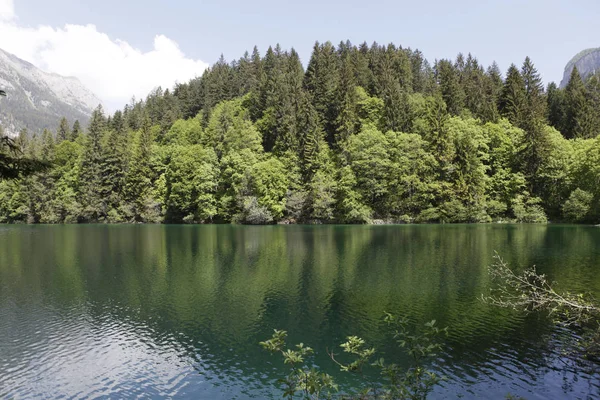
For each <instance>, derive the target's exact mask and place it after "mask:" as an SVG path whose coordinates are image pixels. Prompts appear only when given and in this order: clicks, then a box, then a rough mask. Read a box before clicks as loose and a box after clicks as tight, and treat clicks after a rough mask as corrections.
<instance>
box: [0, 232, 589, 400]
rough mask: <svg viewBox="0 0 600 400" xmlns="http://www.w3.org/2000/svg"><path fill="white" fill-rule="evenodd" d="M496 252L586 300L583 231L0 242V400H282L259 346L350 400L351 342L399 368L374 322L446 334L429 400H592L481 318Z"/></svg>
mask: <svg viewBox="0 0 600 400" xmlns="http://www.w3.org/2000/svg"><path fill="white" fill-rule="evenodd" d="M494 251H497V252H498V253H499V254H500V255H501V256H502V257H503V258H504V259H505V260H506V261H507V262H509V263H510V264H511V266H513V267H514V268H515V269H522V268H525V267H528V266H531V265H536V266H537V268H538V271H539V272H542V273H545V274H547V275H548V276H549V277H550V279H551V280H553V281H556V283H557V285H558V287H559V288H560V289H564V290H572V291H583V290H587V291H590V292H592V293H594V294H595V295H596V296H597V297H600V228H597V227H589V226H571V225H416V226H414V225H400V226H266V227H247V226H233V225H232V226H230V225H206V226H192V225H189V226H187V225H186V226H174V225H171V226H170V225H122V226H117V225H112V226H111V225H66V226H45V225H42V226H16V225H15V226H7V225H0V398H6V397H8V398H11V397H15V398H40V397H47V398H62V397H64V398H132V397H136V396H138V397H139V396H141V397H145V398H170V397H176V398H190V399H198V398H207V399H213V398H216V399H230V398H240V399H244V398H280V397H281V392H280V391H279V389H278V388H277V385H276V383H275V381H276V380H277V379H279V378H281V377H284V376H285V375H286V371H287V370H286V368H285V367H284V365H283V363H282V361H281V357H278V356H272V355H270V354H269V353H267V352H266V351H264V350H263V349H262V348H261V347H260V346H259V344H258V343H259V341H261V340H265V339H267V338H268V337H270V335H271V333H272V331H273V329H274V328H277V329H285V330H287V331H288V332H289V343H290V344H296V343H299V342H304V343H305V344H307V345H309V346H311V347H313V348H314V349H315V350H316V356H315V362H316V364H317V365H320V366H321V367H322V369H323V370H325V371H326V372H328V373H330V374H332V375H334V376H335V377H336V379H337V380H339V382H340V383H341V384H342V387H345V388H348V387H352V386H353V385H356V380H355V379H354V378H353V377H352V376H346V374H343V373H340V372H339V368H337V367H336V366H335V365H334V364H333V362H332V361H331V360H330V359H329V357H328V355H327V354H326V350H327V349H339V347H337V346H339V344H340V343H342V342H343V341H344V338H345V337H346V336H348V335H357V336H360V337H363V338H364V339H365V340H366V341H367V342H368V343H369V344H371V345H373V346H375V347H376V348H377V349H378V350H379V351H381V352H382V354H385V358H386V359H390V360H392V359H395V360H397V362H398V363H400V364H403V365H408V364H407V363H408V359H407V357H406V356H405V355H404V354H403V353H402V352H401V351H399V350H396V349H395V347H394V346H393V341H392V338H391V335H390V332H389V329H387V328H386V326H385V324H384V323H383V322H382V318H383V316H384V313H385V312H386V311H387V312H391V313H394V314H396V315H398V316H404V317H407V318H409V319H410V320H411V321H413V322H414V323H415V324H424V323H425V322H427V321H430V320H432V319H436V320H437V323H438V324H439V325H441V326H447V327H448V328H449V335H448V337H447V338H445V339H444V343H443V345H444V347H443V351H442V352H441V353H440V354H439V356H438V357H437V359H436V360H435V361H434V362H433V364H432V367H434V368H437V369H438V370H439V371H441V373H442V374H444V375H445V376H446V377H447V380H446V381H445V382H444V383H442V384H441V385H440V386H439V387H437V388H436V389H435V392H434V393H433V394H432V396H431V397H432V398H456V397H461V398H465V399H469V398H482V397H483V398H498V399H502V398H504V397H505V396H506V395H507V394H509V393H510V394H512V395H519V396H523V397H525V398H527V399H564V398H600V374H598V373H597V371H596V372H594V370H593V369H592V368H591V366H589V365H586V364H578V363H575V362H573V361H572V360H569V359H568V358H566V357H564V356H562V355H561V353H560V348H559V347H558V346H557V342H558V341H560V336H559V332H558V331H557V330H556V328H555V327H554V325H553V324H552V323H551V322H550V321H549V320H548V319H547V318H545V317H544V316H541V315H535V314H533V315H523V314H522V313H519V312H514V311H509V310H503V309H498V308H495V307H493V306H491V305H487V304H484V303H483V302H482V301H481V300H480V299H481V295H482V294H485V293H487V290H488V289H489V286H490V279H489V276H488V273H487V268H488V266H489V265H490V264H492V263H493V254H494ZM336 352H337V350H336ZM339 352H341V351H339Z"/></svg>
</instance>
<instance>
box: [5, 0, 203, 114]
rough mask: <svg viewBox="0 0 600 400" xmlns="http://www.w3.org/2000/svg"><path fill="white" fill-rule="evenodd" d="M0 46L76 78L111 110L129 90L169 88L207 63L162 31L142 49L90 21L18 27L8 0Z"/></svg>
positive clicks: (132, 93)
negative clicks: (188, 53) (189, 54)
mask: <svg viewBox="0 0 600 400" xmlns="http://www.w3.org/2000/svg"><path fill="white" fill-rule="evenodd" d="M0 48H2V49H4V50H6V51H8V52H10V53H13V54H15V55H16V56H17V57H19V58H22V59H24V60H26V61H29V62H31V63H32V64H34V65H36V66H37V67H39V68H41V69H43V70H44V71H47V72H54V73H57V74H60V75H65V76H75V77H77V78H79V79H80V80H81V81H82V82H83V84H84V85H86V86H87V87H88V88H89V89H91V90H92V91H93V92H94V93H95V94H96V95H97V96H99V97H100V99H102V101H103V102H104V103H105V105H106V106H108V108H109V109H111V110H114V109H116V108H121V107H122V106H123V105H125V104H126V103H127V102H128V101H129V100H130V99H131V97H132V96H135V97H136V98H138V99H139V98H144V97H145V96H146V95H147V94H148V93H149V92H150V91H151V90H152V89H154V88H155V87H157V86H162V87H163V88H171V87H172V86H173V85H174V83H175V82H186V81H188V80H189V79H191V78H194V77H195V76H200V75H201V74H202V72H203V71H204V70H205V69H206V68H207V67H208V64H206V63H205V62H203V61H201V60H194V59H191V58H188V57H186V56H185V54H183V52H182V51H181V50H180V49H179V46H178V45H177V43H176V42H174V41H173V40H171V39H169V38H167V37H166V36H164V35H156V36H155V37H154V47H153V50H151V51H148V52H142V51H140V50H138V49H135V48H133V47H132V46H130V45H129V44H128V43H127V42H125V41H122V40H119V39H117V40H113V39H111V38H110V37H109V36H108V35H107V34H105V33H102V32H99V31H98V29H97V28H96V26H94V25H71V24H68V25H65V26H64V27H58V28H54V27H50V26H38V27H35V28H30V27H23V26H21V25H20V24H19V23H18V20H17V17H16V15H15V12H14V5H13V0H0Z"/></svg>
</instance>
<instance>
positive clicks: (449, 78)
mask: <svg viewBox="0 0 600 400" xmlns="http://www.w3.org/2000/svg"><path fill="white" fill-rule="evenodd" d="M435 69H436V77H437V81H438V83H439V86H440V91H441V94H442V98H443V99H444V102H445V103H446V107H447V110H448V112H449V113H450V114H452V115H459V114H460V113H461V111H462V110H463V108H464V102H465V93H464V91H463V89H462V87H461V86H460V80H459V79H460V78H459V71H460V70H459V69H458V68H456V67H455V66H454V65H452V63H451V62H450V61H448V60H440V61H438V62H437V64H436V68H435Z"/></svg>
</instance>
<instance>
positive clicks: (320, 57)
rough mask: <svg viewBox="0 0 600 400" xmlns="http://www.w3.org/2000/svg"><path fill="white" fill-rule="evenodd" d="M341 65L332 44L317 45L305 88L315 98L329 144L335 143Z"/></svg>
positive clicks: (314, 102)
mask: <svg viewBox="0 0 600 400" xmlns="http://www.w3.org/2000/svg"><path fill="white" fill-rule="evenodd" d="M339 81H340V79H339V64H338V60H337V57H336V51H335V48H334V47H333V45H332V44H331V42H326V43H325V44H322V45H321V44H319V43H318V42H317V43H315V46H314V48H313V53H312V56H311V58H310V61H309V63H308V67H307V69H306V75H305V78H304V86H305V88H306V89H307V90H308V91H309V92H310V94H311V95H312V98H313V104H314V106H315V109H316V110H317V113H318V114H319V118H320V120H321V121H322V123H323V128H324V130H325V133H326V138H327V142H328V143H329V144H330V145H331V144H333V143H334V138H335V131H336V120H337V111H338V110H340V108H341V107H340V105H339V103H338V101H337V100H338V99H337V96H338V87H337V86H338V84H339Z"/></svg>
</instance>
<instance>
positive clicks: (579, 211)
mask: <svg viewBox="0 0 600 400" xmlns="http://www.w3.org/2000/svg"><path fill="white" fill-rule="evenodd" d="M593 198H594V195H593V194H591V193H589V192H586V191H585V190H581V189H579V188H577V189H575V190H574V191H573V192H571V195H570V196H569V199H568V200H567V201H566V202H565V204H564V205H563V215H564V216H565V218H566V219H567V220H568V221H573V222H579V221H583V220H585V218H586V217H587V215H588V213H589V212H590V206H591V204H592V200H593Z"/></svg>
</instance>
